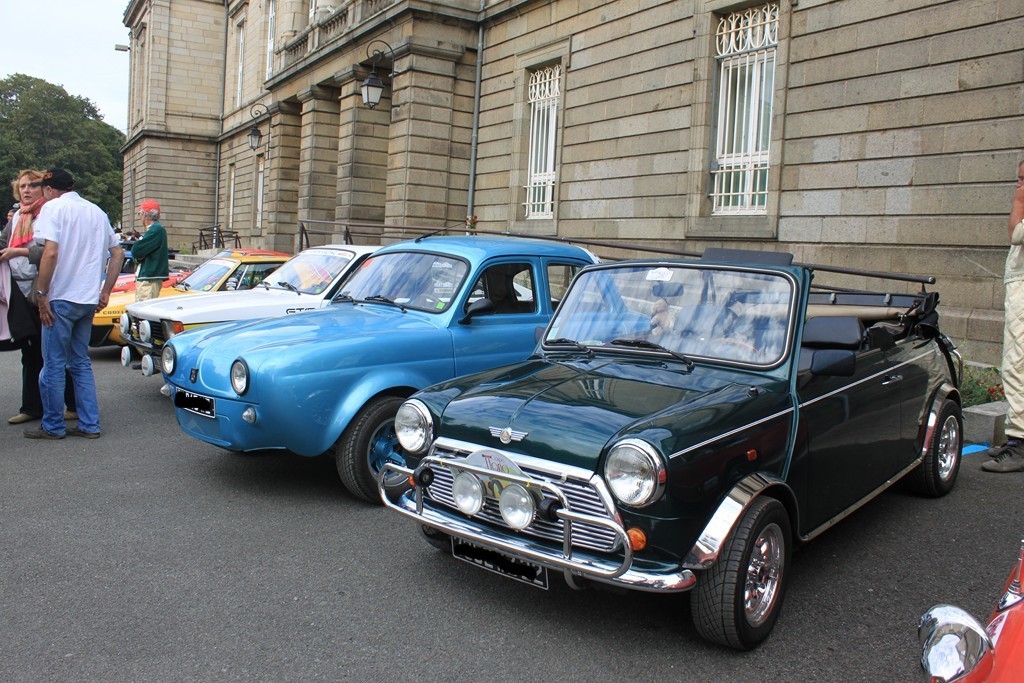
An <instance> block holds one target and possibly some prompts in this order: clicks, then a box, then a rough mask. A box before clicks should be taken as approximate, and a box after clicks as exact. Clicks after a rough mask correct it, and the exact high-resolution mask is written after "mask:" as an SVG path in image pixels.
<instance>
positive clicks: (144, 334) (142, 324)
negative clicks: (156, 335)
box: [139, 320, 153, 343]
mask: <svg viewBox="0 0 1024 683" xmlns="http://www.w3.org/2000/svg"><path fill="white" fill-rule="evenodd" d="M152 338H153V327H152V326H151V325H150V324H149V321H148V320H140V321H139V339H141V340H142V341H143V342H147V343H148V342H149V340H151V339H152Z"/></svg>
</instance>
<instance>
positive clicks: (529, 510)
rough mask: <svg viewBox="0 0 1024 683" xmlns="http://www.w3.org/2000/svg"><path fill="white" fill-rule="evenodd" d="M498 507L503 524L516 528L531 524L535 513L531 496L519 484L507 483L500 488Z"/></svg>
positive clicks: (535, 506)
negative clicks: (502, 488)
mask: <svg viewBox="0 0 1024 683" xmlns="http://www.w3.org/2000/svg"><path fill="white" fill-rule="evenodd" d="M498 509H499V510H500V511H501V518H502V519H504V520H505V524H508V525H509V526H510V527H512V528H513V529H518V530H523V529H525V528H526V527H528V526H530V525H531V524H533V518H534V517H535V516H536V515H537V505H536V504H535V503H534V502H533V496H531V495H530V492H529V491H527V490H526V489H524V488H523V487H522V486H520V485H519V484H509V485H508V486H506V487H505V488H504V490H502V492H501V495H500V496H499V497H498Z"/></svg>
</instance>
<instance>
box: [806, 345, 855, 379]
mask: <svg viewBox="0 0 1024 683" xmlns="http://www.w3.org/2000/svg"><path fill="white" fill-rule="evenodd" d="M856 360H857V352H856V351H849V350H847V349H817V350H815V352H814V355H813V356H812V357H811V374H812V375H826V376H830V377H852V376H853V373H854V371H855V369H856V366H857V362H856Z"/></svg>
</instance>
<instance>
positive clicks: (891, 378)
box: [882, 375, 903, 387]
mask: <svg viewBox="0 0 1024 683" xmlns="http://www.w3.org/2000/svg"><path fill="white" fill-rule="evenodd" d="M902 381H903V375H886V376H885V379H884V380H882V386H883V387H887V386H889V385H890V384H896V382H902Z"/></svg>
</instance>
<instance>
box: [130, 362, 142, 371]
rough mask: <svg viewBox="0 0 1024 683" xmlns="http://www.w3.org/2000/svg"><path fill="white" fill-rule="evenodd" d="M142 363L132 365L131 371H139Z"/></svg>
mask: <svg viewBox="0 0 1024 683" xmlns="http://www.w3.org/2000/svg"><path fill="white" fill-rule="evenodd" d="M141 369H142V363H132V370H141Z"/></svg>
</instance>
